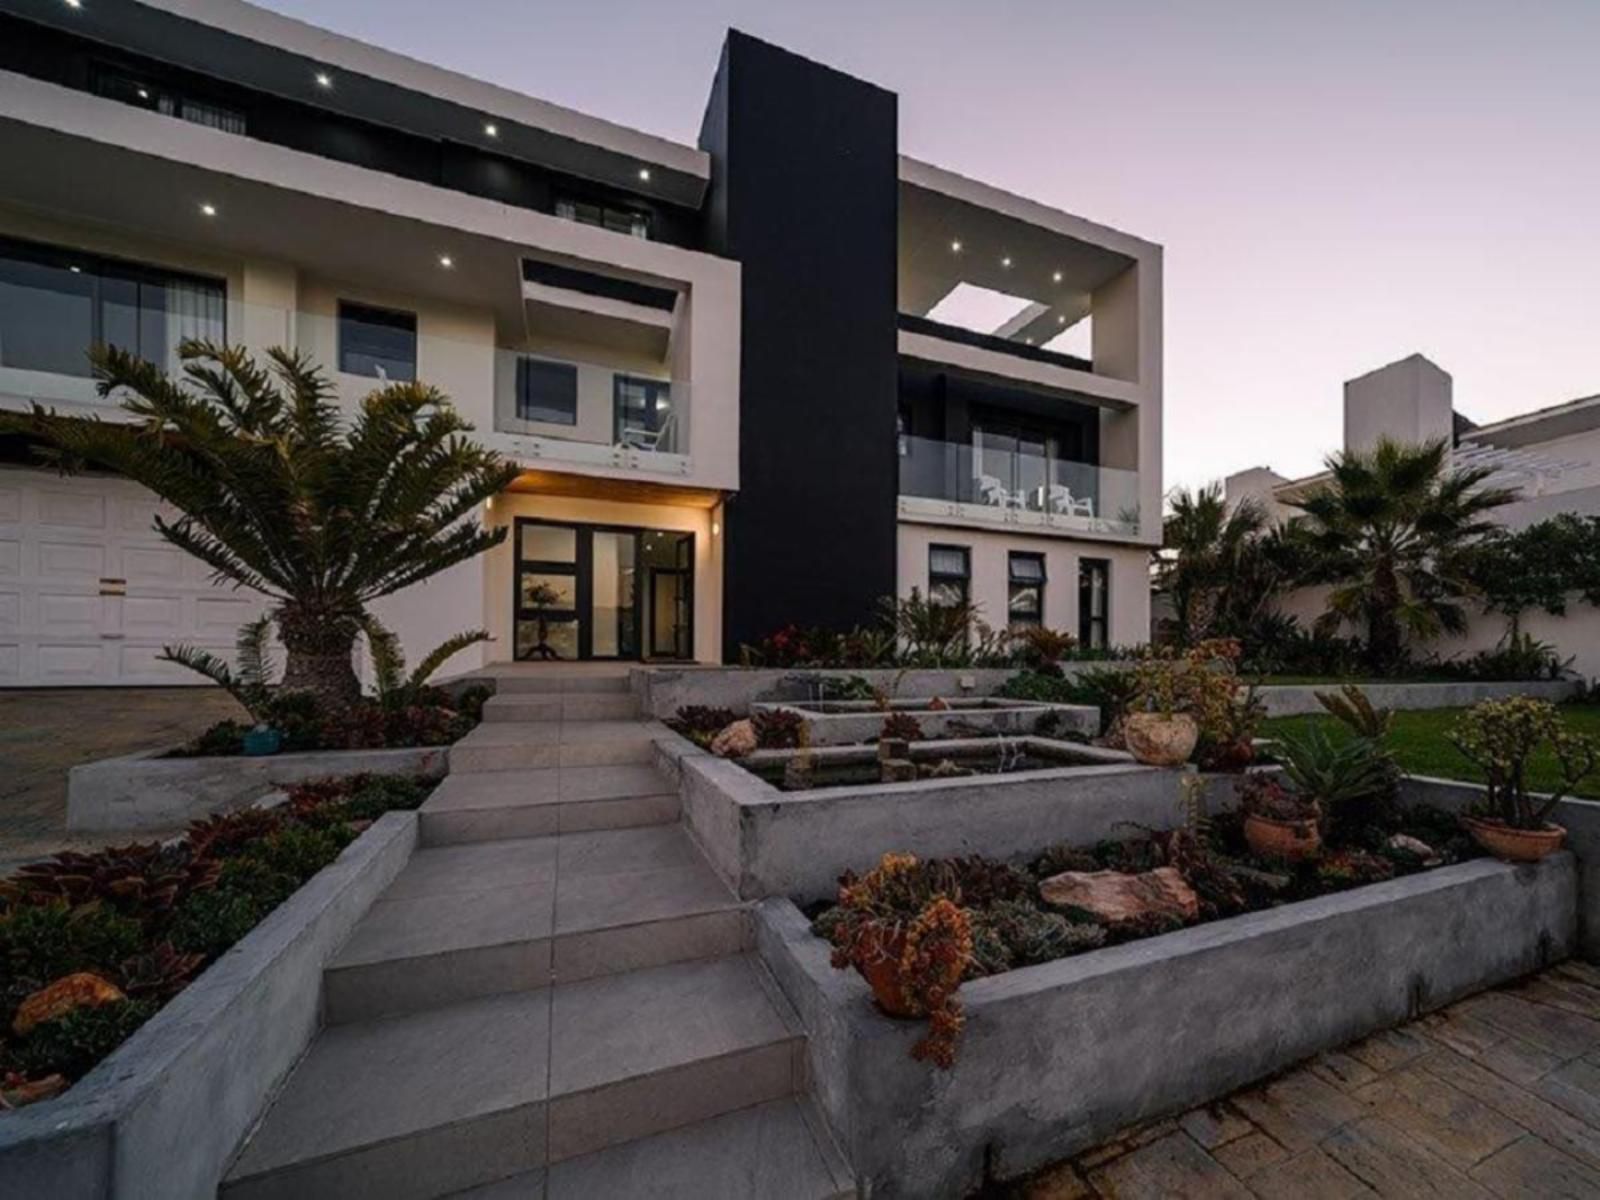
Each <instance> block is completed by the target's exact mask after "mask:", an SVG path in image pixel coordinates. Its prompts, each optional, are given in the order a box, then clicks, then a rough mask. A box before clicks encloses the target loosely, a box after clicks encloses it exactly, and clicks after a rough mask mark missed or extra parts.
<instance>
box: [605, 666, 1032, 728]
mask: <svg viewBox="0 0 1600 1200" xmlns="http://www.w3.org/2000/svg"><path fill="white" fill-rule="evenodd" d="M1015 674H1016V671H1015V670H1013V669H1011V668H1009V667H984V668H981V669H980V668H973V669H971V670H966V671H913V670H901V669H899V668H897V667H896V668H885V669H874V670H866V671H847V670H843V669H839V670H827V671H823V670H811V669H799V668H795V669H791V670H787V671H781V670H777V669H768V668H765V667H760V668H754V667H688V666H686V667H641V668H639V669H637V670H635V671H634V672H632V675H631V679H632V684H633V694H634V695H635V696H636V697H638V699H639V711H640V712H641V713H643V714H645V715H646V716H652V717H655V718H657V719H658V720H664V719H666V718H667V717H670V716H672V715H673V714H674V713H676V712H677V711H678V709H680V708H684V707H687V706H688V705H691V704H703V705H705V706H706V707H708V708H731V709H733V710H734V711H735V712H740V713H743V712H747V711H748V710H749V708H750V702H751V701H752V700H773V701H782V700H815V699H817V698H818V695H817V689H818V687H819V686H820V682H821V681H822V680H824V679H845V678H848V677H849V676H851V675H859V676H861V677H862V678H863V679H865V680H867V681H868V682H870V683H871V684H873V685H874V686H875V687H879V688H882V689H883V690H884V691H885V692H887V693H889V694H890V695H891V696H946V697H950V696H987V695H990V694H991V693H992V692H993V691H994V690H995V689H996V688H998V687H999V686H1000V685H1001V684H1002V683H1004V682H1005V681H1006V680H1007V679H1009V678H1011V676H1012V675H1015Z"/></svg>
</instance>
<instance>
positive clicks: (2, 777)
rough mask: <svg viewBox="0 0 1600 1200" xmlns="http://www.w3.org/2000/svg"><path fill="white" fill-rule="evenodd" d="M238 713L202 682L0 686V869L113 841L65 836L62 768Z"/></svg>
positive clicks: (154, 743)
mask: <svg viewBox="0 0 1600 1200" xmlns="http://www.w3.org/2000/svg"><path fill="white" fill-rule="evenodd" d="M240 715H241V714H240V710H239V706H238V705H237V704H235V703H234V702H233V700H232V699H231V698H230V697H229V696H227V695H226V694H224V693H223V692H220V691H218V690H217V689H215V688H209V687H206V688H39V689H17V690H12V691H0V871H3V870H4V869H5V868H6V867H8V866H13V865H15V864H17V863H18V862H20V861H26V860H28V859H32V858H37V857H39V856H41V855H44V854H49V853H52V852H53V851H55V850H58V849H61V848H62V847H64V846H67V845H85V844H88V845H102V844H104V843H106V842H107V841H115V840H117V839H116V838H115V837H106V836H99V837H92V838H87V839H85V838H72V839H69V838H68V837H67V832H66V822H67V768H68V767H72V766H75V765H76V764H78V763H82V762H88V761H89V760H91V759H95V758H109V757H111V756H112V755H117V754H130V753H132V752H133V751H135V750H151V749H155V748H157V747H161V746H167V745H171V744H172V743H174V742H181V741H184V740H186V739H187V738H190V737H193V736H194V735H195V734H197V733H199V732H200V731H201V730H203V729H205V728H206V727H207V726H210V725H212V724H214V723H216V722H217V721H220V720H222V719H223V718H225V717H237V716H240ZM121 840H123V841H126V840H128V839H127V838H126V837H124V838H122V839H121Z"/></svg>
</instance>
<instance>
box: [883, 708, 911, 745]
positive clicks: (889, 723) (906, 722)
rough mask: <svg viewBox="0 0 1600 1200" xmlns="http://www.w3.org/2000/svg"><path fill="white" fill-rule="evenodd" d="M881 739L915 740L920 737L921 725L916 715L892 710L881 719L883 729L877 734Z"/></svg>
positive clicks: (891, 740)
mask: <svg viewBox="0 0 1600 1200" xmlns="http://www.w3.org/2000/svg"><path fill="white" fill-rule="evenodd" d="M878 738H879V740H881V741H886V742H915V741H920V740H921V738H922V726H921V725H920V724H919V723H918V721H917V719H916V717H914V716H912V715H911V714H910V713H908V712H892V713H890V714H889V715H888V716H886V717H884V719H883V731H882V732H881V733H879V734H878Z"/></svg>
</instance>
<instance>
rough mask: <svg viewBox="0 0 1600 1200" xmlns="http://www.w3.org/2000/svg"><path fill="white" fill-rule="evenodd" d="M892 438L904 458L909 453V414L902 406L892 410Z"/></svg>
mask: <svg viewBox="0 0 1600 1200" xmlns="http://www.w3.org/2000/svg"><path fill="white" fill-rule="evenodd" d="M894 437H895V445H896V446H897V447H898V449H899V451H900V457H901V458H904V457H905V456H906V455H908V454H910V453H911V414H910V413H909V412H908V411H906V406H905V405H904V404H902V405H900V406H899V407H897V408H896V409H895V410H894Z"/></svg>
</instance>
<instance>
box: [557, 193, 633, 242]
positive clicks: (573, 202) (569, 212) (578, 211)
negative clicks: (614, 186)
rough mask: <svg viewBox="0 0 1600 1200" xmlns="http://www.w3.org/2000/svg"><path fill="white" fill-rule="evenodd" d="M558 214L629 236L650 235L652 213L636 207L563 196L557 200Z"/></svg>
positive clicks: (569, 219) (570, 219) (580, 222)
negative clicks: (622, 206) (620, 206)
mask: <svg viewBox="0 0 1600 1200" xmlns="http://www.w3.org/2000/svg"><path fill="white" fill-rule="evenodd" d="M556 216H558V217H561V218H562V219H564V220H567V221H576V222H578V224H580V225H597V226H599V227H600V228H601V229H609V230H611V232H612V233H625V234H627V235H628V236H629V237H636V238H647V237H649V236H650V214H649V213H646V212H640V211H639V210H638V209H634V208H618V207H616V206H615V205H610V204H598V203H595V202H594V201H591V200H579V199H578V198H576V197H575V196H562V197H560V198H559V199H557V200H556Z"/></svg>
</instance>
